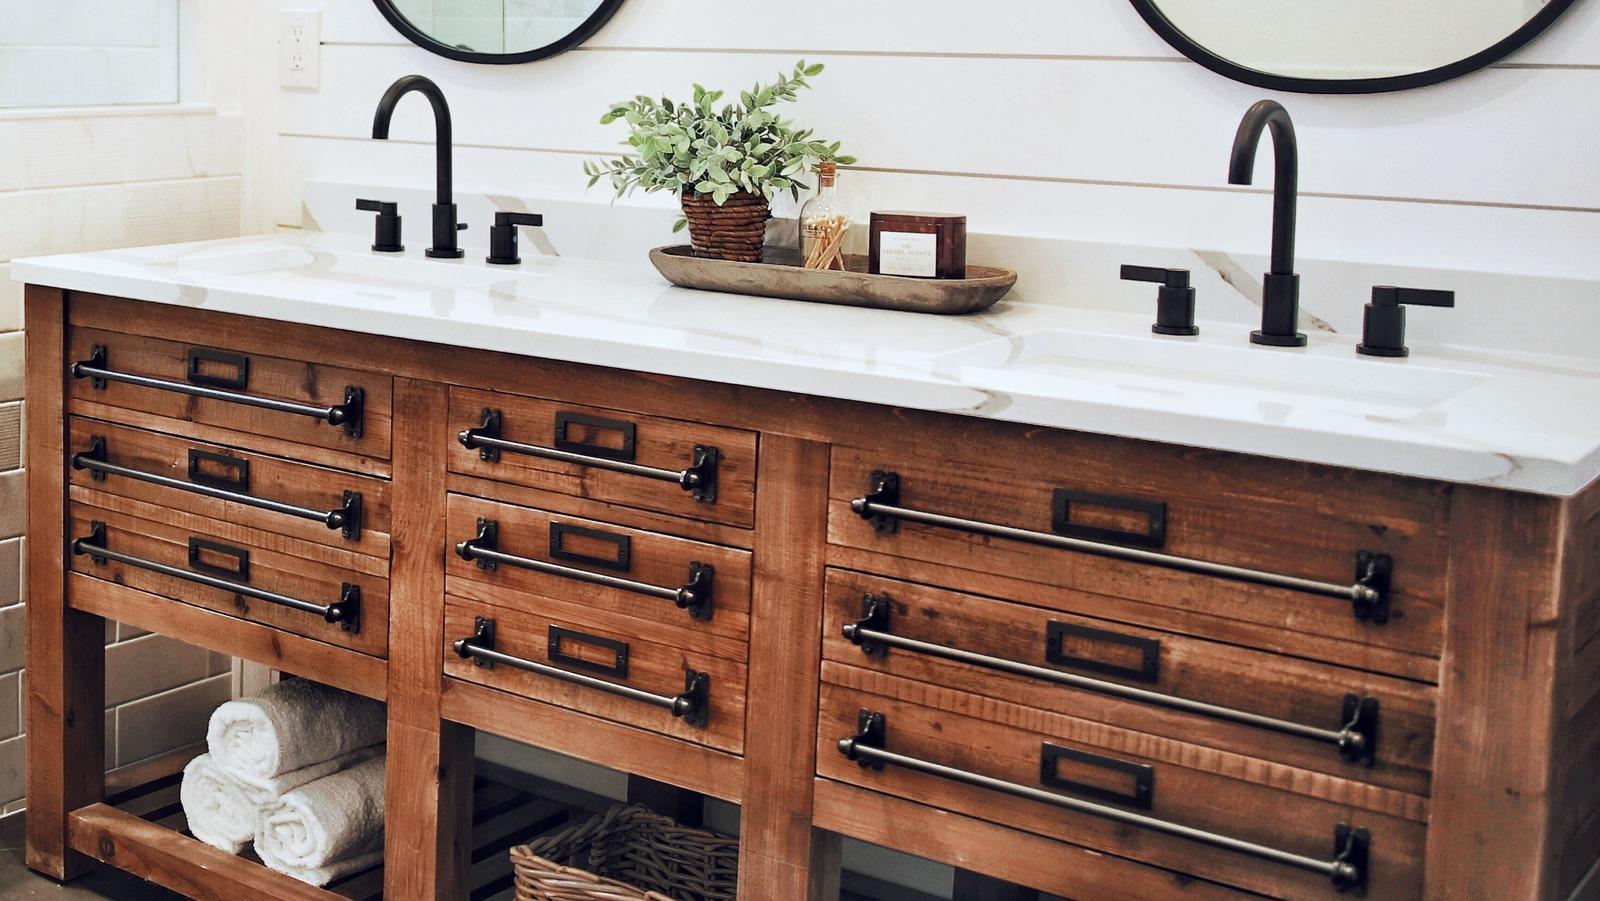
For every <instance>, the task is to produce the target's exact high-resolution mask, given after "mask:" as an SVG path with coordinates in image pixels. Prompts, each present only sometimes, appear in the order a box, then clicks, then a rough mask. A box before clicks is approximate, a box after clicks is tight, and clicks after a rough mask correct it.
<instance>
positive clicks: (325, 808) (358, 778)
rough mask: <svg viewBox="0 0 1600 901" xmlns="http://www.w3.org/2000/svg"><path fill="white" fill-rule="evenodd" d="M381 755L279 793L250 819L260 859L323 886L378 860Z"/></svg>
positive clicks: (380, 851) (384, 759)
mask: <svg viewBox="0 0 1600 901" xmlns="http://www.w3.org/2000/svg"><path fill="white" fill-rule="evenodd" d="M387 760H388V758H387V756H386V755H379V756H377V757H373V758H371V759H369V760H365V761H362V762H361V763H358V764H356V765H355V766H353V767H351V768H350V769H348V770H344V771H343V772H338V773H334V774H333V775H331V776H324V777H322V778H321V779H317V780H316V781H314V782H308V783H306V784H305V785H302V786H300V787H299V788H296V789H294V790H293V791H289V792H286V793H284V795H283V797H281V798H279V799H278V800H277V801H276V802H274V803H271V804H268V805H267V806H266V807H265V808H264V809H262V811H261V815H260V817H259V818H258V819H257V820H256V831H255V843H256V854H257V855H259V856H260V857H261V862H262V863H264V864H266V865H267V866H269V867H271V868H272V869H274V870H277V871H278V872H280V873H286V874H288V875H290V876H293V877H294V878H296V879H298V880H300V881H301V882H305V883H309V884H311V885H327V884H328V883H330V882H332V881H334V880H335V879H338V878H340V877H342V876H346V875H349V874H351V873H357V872H360V871H361V870H364V869H366V868H368V867H371V866H373V865H375V864H377V863H379V862H380V861H381V860H382V859H383V798H384V766H385V764H386V763H387Z"/></svg>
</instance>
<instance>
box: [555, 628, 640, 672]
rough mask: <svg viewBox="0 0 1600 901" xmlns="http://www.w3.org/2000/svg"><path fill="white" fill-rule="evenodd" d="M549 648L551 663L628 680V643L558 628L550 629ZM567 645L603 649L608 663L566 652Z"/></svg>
mask: <svg viewBox="0 0 1600 901" xmlns="http://www.w3.org/2000/svg"><path fill="white" fill-rule="evenodd" d="M549 639H550V640H549V648H548V651H547V654H548V656H549V657H550V662H551V663H565V664H566V665H567V666H575V667H577V668H579V669H586V670H590V671H592V672H596V673H602V674H604V675H607V676H615V677H617V678H618V679H626V678H628V643H627V642H625V641H614V640H612V639H610V638H601V637H600V636H598V635H590V634H589V633H587V632H579V631H578V630H576V629H563V628H561V627H560V626H551V627H550V636H549ZM568 645H579V646H589V647H598V648H604V649H605V650H606V651H608V652H610V654H611V662H610V663H600V662H598V661H594V660H590V659H588V658H587V657H580V656H578V655H577V654H571V653H568V652H567V646H568Z"/></svg>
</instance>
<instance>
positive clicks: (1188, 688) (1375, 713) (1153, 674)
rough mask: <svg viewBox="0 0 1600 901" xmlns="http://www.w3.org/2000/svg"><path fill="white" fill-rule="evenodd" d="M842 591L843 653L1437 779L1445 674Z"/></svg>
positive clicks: (1280, 757)
mask: <svg viewBox="0 0 1600 901" xmlns="http://www.w3.org/2000/svg"><path fill="white" fill-rule="evenodd" d="M1080 600H1081V604H1078V605H1073V606H1074V607H1075V608H1076V609H1080V610H1081V609H1091V610H1092V609H1093V608H1094V604H1095V598H1094V597H1093V596H1090V595H1083V596H1082V597H1081V598H1080ZM826 603H827V613H826V621H825V626H824V632H823V656H824V658H825V659H828V660H833V661H838V662H839V663H842V664H848V665H851V666H860V667H868V668H871V669H873V670H876V671H878V672H883V673H888V674H892V675H896V676H903V677H906V678H909V679H915V680H917V681H921V682H927V683H931V684H934V685H940V686H945V687H948V688H952V689H956V690H960V691H967V692H972V693H975V694H980V695H986V696H988V697H993V698H1000V699H1003V700H1007V701H1013V702H1015V703H1018V704H1023V705H1027V706H1031V707H1038V708H1040V709H1044V710H1070V711H1071V712H1072V715H1073V716H1076V717H1081V718H1084V719H1091V720H1095V721H1098V722H1102V723H1107V724H1110V725H1113V726H1120V727H1123V728H1128V729H1137V730H1138V731H1140V732H1147V733H1151V734H1154V735H1164V736H1167V737H1169V738H1175V739H1179V740H1182V741H1186V742H1189V743H1191V744H1196V745H1203V746H1206V747H1212V748H1220V749H1223V750H1228V751H1234V752H1237V753H1240V754H1246V755H1249V756H1251V757H1259V758H1264V759H1269V760H1274V761H1277V762H1280V763H1284V764H1288V765H1291V766H1295V767H1299V768H1303V769H1306V770H1312V771H1316V772H1321V773H1327V774H1330V775H1333V776H1338V777H1342V778H1345V779H1353V780H1358V781H1361V782H1368V783H1371V784H1373V785H1377V786H1384V787H1386V788H1390V789H1396V790H1398V791H1402V792H1410V793H1413V794H1427V791H1428V777H1429V771H1430V769H1431V767H1432V762H1433V731H1434V711H1435V704H1436V694H1437V693H1436V689H1434V688H1433V687H1432V686H1429V685H1424V684H1422V683H1418V682H1411V681H1408V680H1405V679H1395V678H1392V677H1388V676H1380V675H1374V674H1372V673H1365V672H1361V671H1359V670H1352V669H1345V668H1342V667H1336V666H1330V665H1328V664H1325V663H1317V662H1313V661H1309V660H1302V659H1299V658H1294V657H1287V656H1283V655H1278V654H1267V653H1263V652H1261V651H1255V650H1251V649H1249V648H1240V647H1235V646H1233V645H1227V644H1223V643H1220V642H1215V641H1206V640H1204V639H1200V638H1194V637H1192V636H1188V635H1182V634H1177V633H1172V632H1166V631H1160V630H1155V629H1147V628H1141V627H1137V626H1129V625H1127V624H1124V623H1117V622H1109V621H1106V620H1103V619H1098V618H1094V617H1087V616H1080V615H1076V614H1075V613H1068V612H1063V611H1061V610H1056V609H1045V608H1041V607H1035V606H1028V605H1024V604H1016V603H1009V602H1006V601H1000V600H995V599H993V598H986V597H981V596H978V595H971V594H961V593H957V592H953V591H944V590H940V589H936V588H929V587H927V586H925V585H916V584H913V583H909V582H901V581H897V580H892V579H885V578H881V577H878V576H872V575H865V574H862V573H855V572H848V571H844V570H836V569H830V570H829V571H828V576H827V600H826ZM847 634H848V635H851V636H854V638H853V639H852V638H849V637H846V636H847ZM873 636H876V637H873ZM896 642H904V644H899V645H897V644H896Z"/></svg>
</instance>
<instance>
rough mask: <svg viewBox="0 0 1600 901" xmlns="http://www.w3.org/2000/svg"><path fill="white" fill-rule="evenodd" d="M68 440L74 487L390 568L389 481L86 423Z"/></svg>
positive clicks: (78, 421)
mask: <svg viewBox="0 0 1600 901" xmlns="http://www.w3.org/2000/svg"><path fill="white" fill-rule="evenodd" d="M69 432H70V434H69V437H68V441H69V448H68V454H69V460H70V461H71V465H69V466H68V469H67V476H68V479H69V480H70V482H71V484H72V485H73V486H74V487H77V488H83V489H95V490H101V491H106V492H109V493H111V494H117V495H121V496H122V497H126V498H129V499H132V500H136V501H142V502H145V503H148V504H153V505H157V506H165V507H175V508H179V509H182V510H185V511H188V512H190V513H195V514H199V515H202V516H207V517H211V518H213V519H218V520H226V521H228V522H232V523H237V524H239V525H244V526H250V527H252V528H257V529H263V530H266V531H270V532H277V533H279V534H282V535H288V536H292V537H294V538H300V539H303V540H306V541H314V542H317V543H320V544H328V545H332V546H334V547H339V548H344V549H347V550H352V551H355V552H357V553H362V554H370V555H372V556H376V557H382V558H384V559H388V556H389V483H388V482H386V481H384V480H382V479H375V478H371V477H370V476H358V475H354V474H352V473H348V472H341V471H339V470H335V469H327V468H324V467H321V466H311V465H308V464H304V463H294V462H291V461H288V460H281V459H279V458H277V457H270V456H267V455H265V454H256V453H250V452H248V451H242V450H239V449H237V448H231V447H223V446H221V445H215V444H207V443H205V442H203V441H192V440H189V439H187V438H179V437H175V436H172V435H163V434H161V433H160V432H149V431H145V430H143V429H133V428H127V427H125V426H119V425H113V424H112V423H109V422H101V421H98V420H93V419H84V418H82V417H78V416H74V417H72V420H71V423H70V426H69ZM107 466H109V467H114V468H112V469H107V468H104V467H107ZM174 483H176V484H174ZM202 492H210V493H209V494H208V493H202ZM313 515H320V516H321V517H322V518H321V519H320V520H319V519H313V518H312V517H313Z"/></svg>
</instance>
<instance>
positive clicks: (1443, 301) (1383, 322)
mask: <svg viewBox="0 0 1600 901" xmlns="http://www.w3.org/2000/svg"><path fill="white" fill-rule="evenodd" d="M1401 304H1410V305H1412V306H1424V307H1453V306H1455V305H1456V292H1454V291H1433V290H1425V289H1422V288H1396V287H1395V286H1393V285H1378V286H1376V287H1374V288H1373V289H1372V302H1371V303H1369V304H1367V307H1366V309H1365V310H1364V311H1363V314H1362V318H1361V343H1360V344H1357V345H1356V353H1358V354H1366V355H1367V356H1370V357H1404V356H1408V355H1410V353H1411V350H1410V349H1409V348H1407V347H1406V308H1405V307H1403V306H1401Z"/></svg>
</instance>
